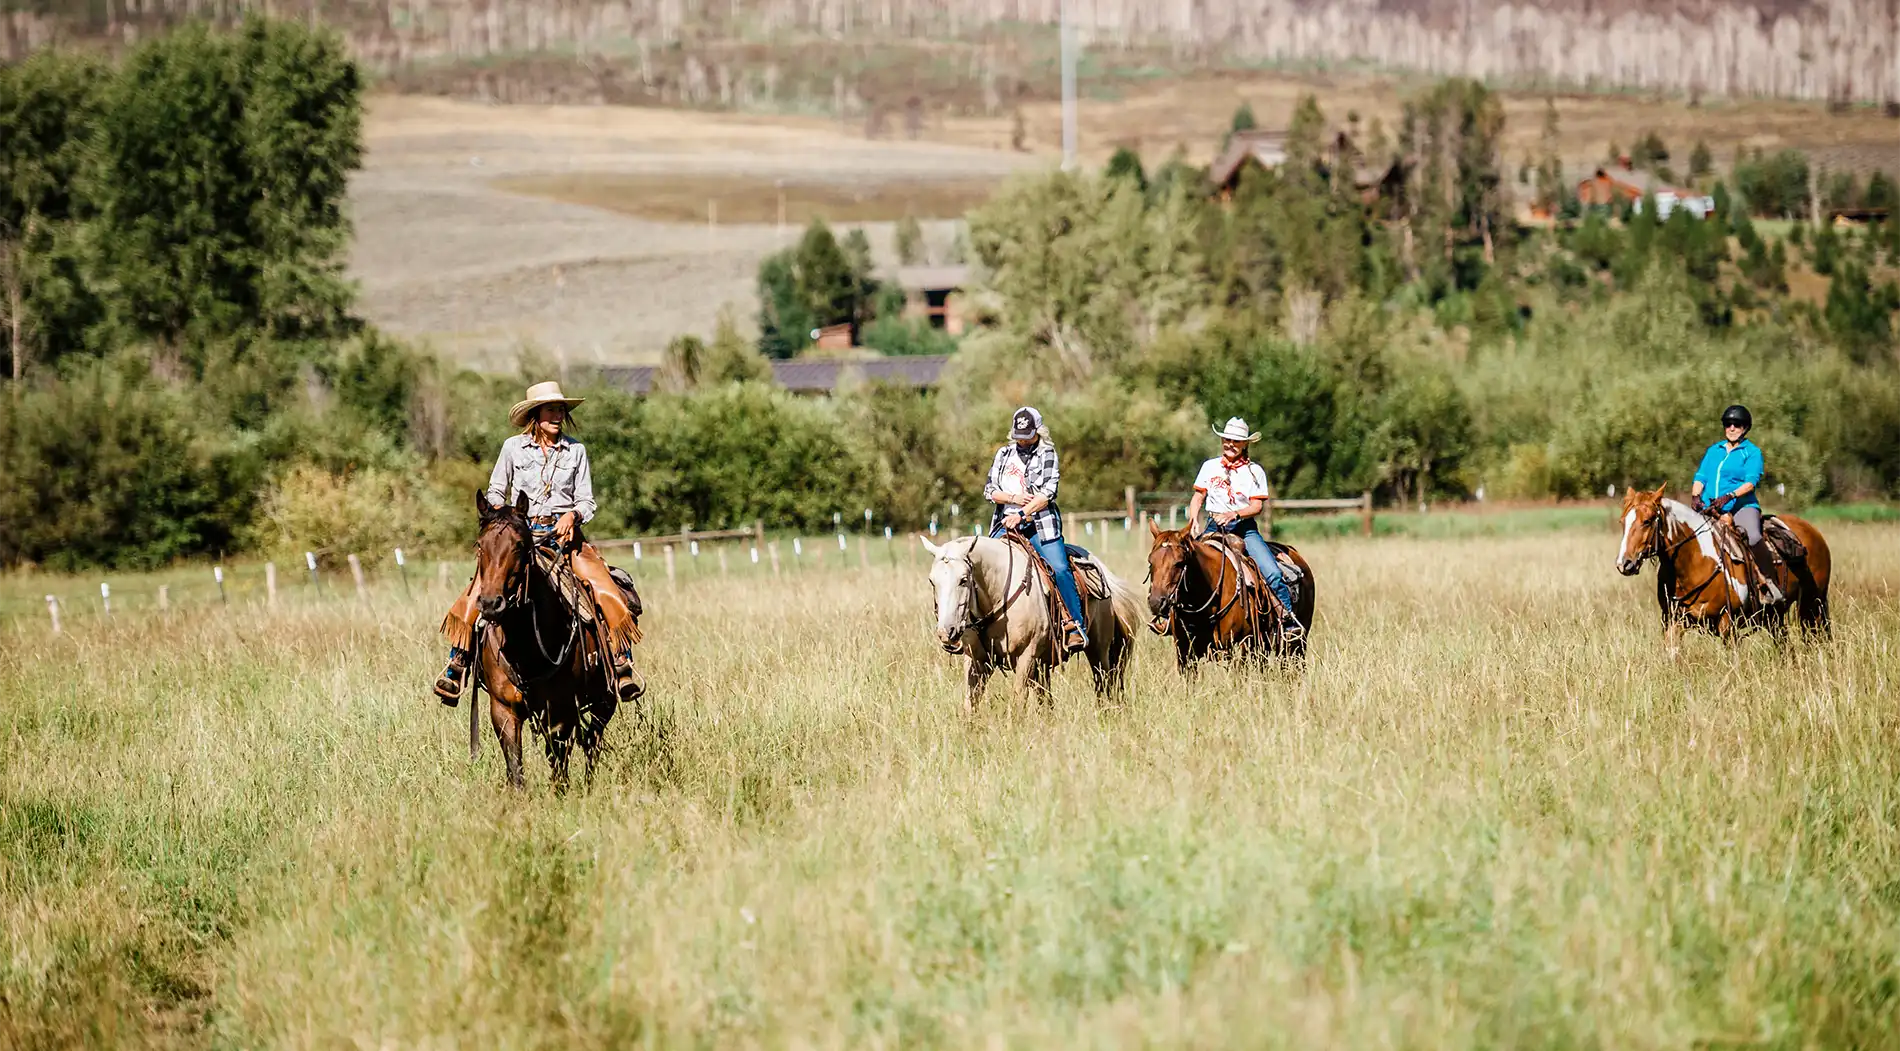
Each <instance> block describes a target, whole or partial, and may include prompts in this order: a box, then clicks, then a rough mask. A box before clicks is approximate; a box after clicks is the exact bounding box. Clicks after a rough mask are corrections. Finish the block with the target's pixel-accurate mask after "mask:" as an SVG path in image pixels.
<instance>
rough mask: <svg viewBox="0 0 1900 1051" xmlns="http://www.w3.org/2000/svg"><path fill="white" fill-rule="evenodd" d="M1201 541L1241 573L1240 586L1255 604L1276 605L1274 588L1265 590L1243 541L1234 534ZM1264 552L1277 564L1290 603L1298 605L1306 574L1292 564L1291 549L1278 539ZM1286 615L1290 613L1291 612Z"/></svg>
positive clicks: (1215, 535)
mask: <svg viewBox="0 0 1900 1051" xmlns="http://www.w3.org/2000/svg"><path fill="white" fill-rule="evenodd" d="M1203 539H1205V540H1206V541H1207V542H1209V543H1211V544H1214V545H1216V546H1217V547H1219V548H1220V550H1221V553H1222V554H1223V555H1225V556H1227V562H1228V564H1229V565H1230V566H1232V567H1233V568H1234V571H1235V572H1236V573H1238V574H1240V579H1241V583H1242V584H1243V586H1245V587H1246V589H1247V590H1248V591H1250V592H1252V593H1253V595H1254V597H1255V598H1256V599H1257V600H1258V601H1260V602H1262V603H1264V604H1266V605H1267V606H1268V607H1274V606H1278V605H1279V603H1280V600H1279V599H1278V598H1276V597H1275V596H1274V594H1273V589H1271V588H1269V587H1267V582H1266V579H1265V578H1264V577H1262V576H1261V575H1260V567H1259V566H1257V565H1254V561H1253V556H1252V555H1249V554H1248V553H1247V544H1246V541H1245V540H1243V539H1242V538H1241V537H1240V536H1238V535H1237V534H1234V533H1212V534H1209V535H1208V536H1206V537H1203ZM1267 550H1269V551H1272V552H1273V560H1274V561H1275V562H1277V563H1279V564H1280V576H1281V577H1282V578H1283V579H1284V580H1285V581H1286V587H1287V591H1288V592H1289V593H1290V594H1291V595H1292V596H1293V600H1294V601H1295V602H1298V601H1299V598H1300V588H1301V587H1302V585H1303V583H1304V582H1305V580H1306V573H1305V572H1304V571H1303V570H1301V569H1300V566H1299V563H1297V562H1295V561H1293V556H1292V554H1291V552H1292V551H1293V549H1292V548H1291V547H1288V546H1287V545H1285V544H1282V543H1280V542H1279V541H1277V540H1269V541H1267ZM1286 612H1288V613H1291V612H1292V610H1287V611H1286Z"/></svg>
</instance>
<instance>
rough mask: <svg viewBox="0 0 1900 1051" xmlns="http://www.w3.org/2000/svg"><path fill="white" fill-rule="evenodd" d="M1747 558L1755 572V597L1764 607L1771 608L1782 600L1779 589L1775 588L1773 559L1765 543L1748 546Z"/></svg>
mask: <svg viewBox="0 0 1900 1051" xmlns="http://www.w3.org/2000/svg"><path fill="white" fill-rule="evenodd" d="M1748 557H1749V559H1750V561H1751V562H1752V563H1753V565H1752V567H1751V568H1753V569H1754V570H1755V597H1756V598H1757V599H1758V600H1759V601H1760V602H1761V604H1762V605H1764V606H1772V605H1774V604H1775V603H1777V602H1780V601H1781V599H1782V594H1781V589H1780V588H1779V587H1777V586H1775V571H1774V564H1775V557H1774V554H1773V553H1772V552H1770V551H1769V550H1768V543H1767V541H1762V542H1761V543H1758V544H1750V545H1749V551H1748Z"/></svg>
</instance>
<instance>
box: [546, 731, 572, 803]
mask: <svg viewBox="0 0 1900 1051" xmlns="http://www.w3.org/2000/svg"><path fill="white" fill-rule="evenodd" d="M541 747H542V749H543V750H544V751H546V753H547V757H548V772H549V780H550V781H551V782H552V783H553V785H554V791H556V792H557V793H564V792H566V791H567V766H568V757H569V756H571V755H572V754H573V751H574V724H573V723H572V722H562V723H558V724H555V725H552V726H549V727H548V734H547V738H546V739H545V740H543V741H542V742H541Z"/></svg>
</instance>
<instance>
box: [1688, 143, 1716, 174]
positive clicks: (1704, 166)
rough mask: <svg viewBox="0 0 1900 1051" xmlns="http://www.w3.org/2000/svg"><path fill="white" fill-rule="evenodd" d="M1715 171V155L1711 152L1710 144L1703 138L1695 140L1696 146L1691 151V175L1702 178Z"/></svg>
mask: <svg viewBox="0 0 1900 1051" xmlns="http://www.w3.org/2000/svg"><path fill="white" fill-rule="evenodd" d="M1713 171H1715V155H1714V154H1712V153H1710V152H1709V144H1708V143H1706V142H1704V141H1702V140H1701V139H1697V140H1695V148H1694V149H1692V150H1690V151H1689V177H1690V178H1691V179H1700V178H1703V177H1705V176H1707V175H1709V174H1710V173H1711V172H1713Z"/></svg>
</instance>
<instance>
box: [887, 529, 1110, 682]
mask: <svg viewBox="0 0 1900 1051" xmlns="http://www.w3.org/2000/svg"><path fill="white" fill-rule="evenodd" d="M917 539H919V540H922V541H923V544H924V549H925V550H926V551H929V552H930V553H931V555H932V556H933V557H934V558H935V559H936V561H935V562H933V563H931V566H930V586H931V591H932V593H933V596H934V599H935V602H936V606H937V641H938V642H939V643H940V644H942V646H943V648H944V650H945V652H948V653H962V654H967V655H968V656H969V658H970V666H969V669H968V671H967V672H966V673H965V675H964V682H965V683H966V684H967V685H968V686H969V696H968V698H967V699H966V701H965V706H966V709H967V710H968V711H971V712H974V711H976V703H977V701H978V700H979V699H981V698H982V696H983V687H984V686H985V685H987V684H988V683H989V681H990V675H991V674H992V673H994V672H995V671H996V670H997V669H998V668H1001V669H1003V670H1005V671H1010V670H1014V671H1016V672H1017V676H1016V696H1017V699H1018V700H1019V701H1022V700H1027V699H1028V698H1029V697H1030V696H1031V695H1038V696H1040V697H1041V698H1042V699H1043V701H1044V702H1045V703H1047V702H1048V701H1049V673H1050V671H1051V670H1052V669H1053V668H1054V667H1055V666H1056V665H1057V664H1058V663H1060V657H1061V654H1060V652H1059V649H1058V647H1057V645H1056V643H1057V640H1056V638H1055V637H1054V635H1053V634H1052V633H1051V632H1050V630H1049V629H1050V622H1049V619H1050V605H1051V603H1052V602H1054V601H1059V600H1058V599H1056V598H1055V597H1054V595H1053V593H1052V592H1051V591H1050V590H1049V589H1048V587H1047V584H1046V583H1045V580H1044V577H1043V574H1042V571H1041V569H1040V568H1039V567H1038V566H1037V565H1036V564H1035V563H1034V562H1033V561H1032V560H1033V559H1034V558H1035V556H1033V555H1031V554H1029V553H1028V552H1026V551H1024V550H1023V549H1022V548H1021V547H1020V546H1019V545H1017V544H1013V543H1009V542H1006V541H1003V540H995V539H991V538H990V537H975V536H967V537H958V538H957V539H955V540H952V541H950V542H948V543H946V544H943V545H942V546H938V545H936V544H933V543H931V542H930V541H929V540H928V539H926V538H924V537H921V536H920V537H918V538H917ZM1096 565H1097V566H1098V567H1099V568H1100V569H1101V572H1102V579H1103V580H1104V581H1106V582H1107V584H1108V590H1109V594H1110V595H1111V597H1110V598H1107V599H1098V598H1093V597H1091V596H1089V595H1088V594H1087V593H1086V592H1085V593H1084V595H1083V598H1082V605H1083V609H1084V612H1085V613H1086V616H1087V622H1088V623H1087V628H1086V630H1087V631H1088V636H1089V645H1088V649H1086V650H1083V651H1082V652H1083V654H1084V655H1085V656H1086V657H1087V658H1088V662H1089V668H1090V669H1091V670H1092V671H1093V672H1094V675H1095V692H1096V695H1097V696H1098V697H1107V696H1109V695H1110V694H1112V693H1116V692H1119V691H1120V689H1121V688H1122V685H1123V683H1124V681H1125V679H1126V673H1127V664H1128V658H1129V657H1130V656H1132V655H1133V652H1134V647H1135V634H1136V632H1137V631H1139V630H1140V624H1141V596H1140V595H1139V594H1138V593H1136V591H1135V590H1134V589H1133V588H1131V587H1129V586H1128V585H1127V584H1126V583H1124V582H1122V580H1121V579H1120V578H1118V577H1116V576H1115V575H1114V574H1113V573H1110V572H1109V571H1108V567H1106V566H1102V565H1101V564H1100V562H1099V561H1098V562H1096ZM1078 583H1080V582H1079V581H1078Z"/></svg>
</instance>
